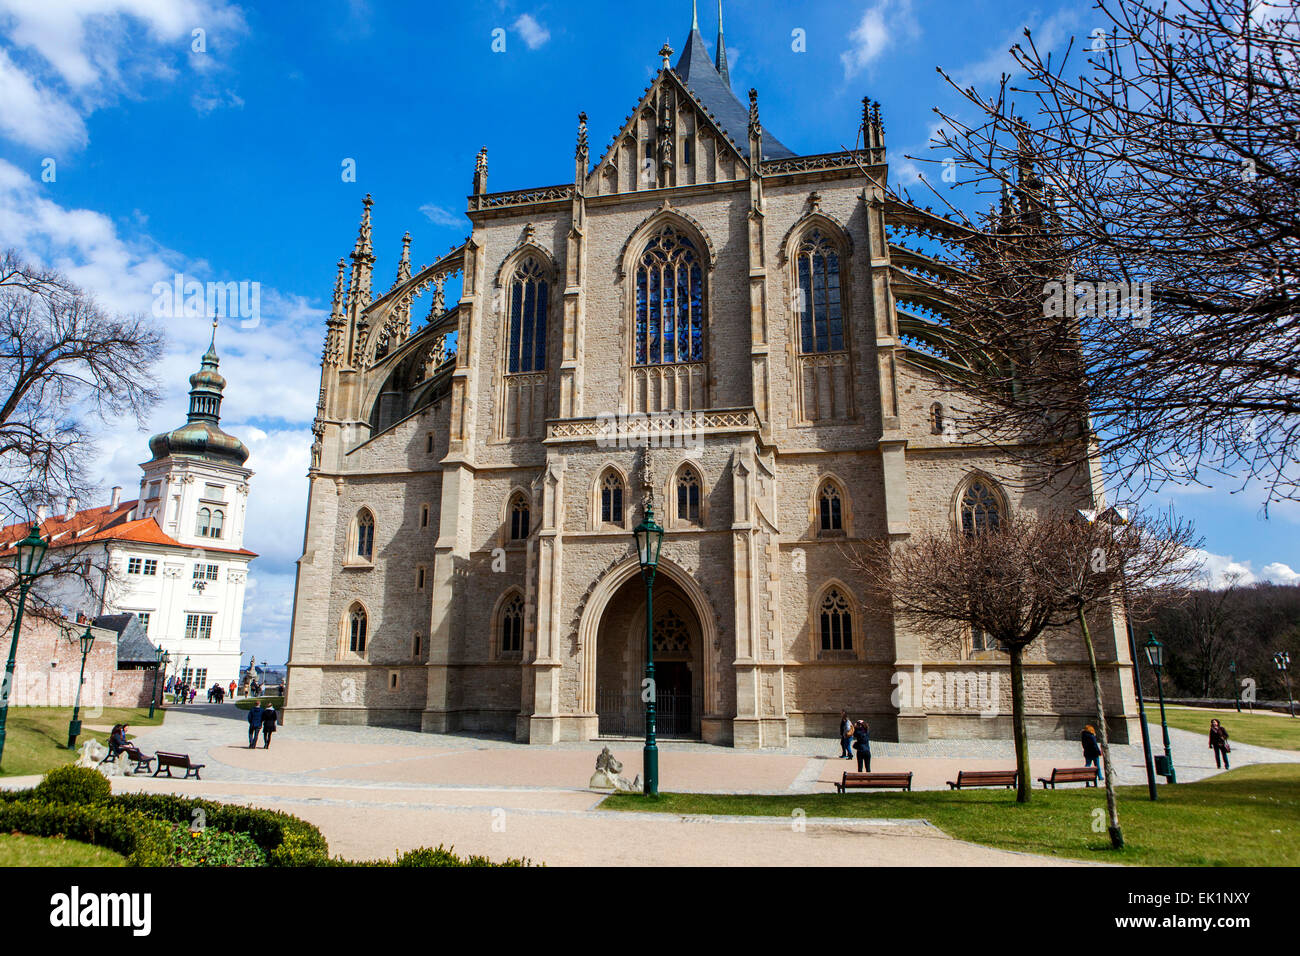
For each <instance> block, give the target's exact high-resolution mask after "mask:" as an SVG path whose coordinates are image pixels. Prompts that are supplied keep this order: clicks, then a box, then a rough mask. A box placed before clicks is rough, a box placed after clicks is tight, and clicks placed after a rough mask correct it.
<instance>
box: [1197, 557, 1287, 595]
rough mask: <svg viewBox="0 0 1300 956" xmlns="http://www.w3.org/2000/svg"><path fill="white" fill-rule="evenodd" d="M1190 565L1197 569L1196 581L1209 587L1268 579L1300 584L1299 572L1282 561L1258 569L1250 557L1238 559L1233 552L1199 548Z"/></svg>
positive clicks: (1269, 580)
mask: <svg viewBox="0 0 1300 956" xmlns="http://www.w3.org/2000/svg"><path fill="white" fill-rule="evenodd" d="M1189 565H1190V566H1192V567H1195V568H1196V569H1197V574H1196V582H1195V583H1196V585H1197V586H1199V587H1207V588H1226V587H1227V586H1228V585H1230V584H1233V583H1235V584H1236V585H1237V586H1238V587H1248V586H1250V585H1252V584H1259V583H1261V582H1269V583H1271V584H1292V585H1295V584H1300V573H1297V572H1296V571H1294V570H1292V569H1291V566H1290V565H1287V564H1284V563H1283V562H1281V561H1273V562H1270V563H1269V564H1266V565H1264V567H1263V568H1262V569H1261V570H1260V571H1259V573H1256V572H1255V570H1254V569H1253V568H1252V567H1251V563H1250V562H1249V561H1238V560H1236V559H1235V558H1233V557H1232V556H1231V555H1222V554H1215V553H1214V552H1212V551H1204V550H1198V551H1196V552H1194V553H1193V554H1192V555H1191V556H1190V558H1189Z"/></svg>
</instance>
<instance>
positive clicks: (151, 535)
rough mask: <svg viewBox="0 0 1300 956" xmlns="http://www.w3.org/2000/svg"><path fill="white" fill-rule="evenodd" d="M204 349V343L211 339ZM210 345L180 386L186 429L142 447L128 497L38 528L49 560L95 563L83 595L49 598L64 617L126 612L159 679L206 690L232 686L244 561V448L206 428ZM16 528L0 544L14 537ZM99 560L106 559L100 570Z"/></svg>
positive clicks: (216, 382)
mask: <svg viewBox="0 0 1300 956" xmlns="http://www.w3.org/2000/svg"><path fill="white" fill-rule="evenodd" d="M214 339H215V333H214ZM217 365H218V359H217V352H216V346H215V341H214V344H213V345H212V346H210V347H209V348H208V351H207V353H206V354H205V355H204V356H203V361H202V365H201V366H200V368H199V371H198V372H196V373H195V374H194V375H191V376H190V411H189V416H188V420H187V421H186V423H185V424H184V425H182V426H181V427H180V428H177V429H175V430H174V431H170V432H164V433H162V434H159V435H155V436H154V437H153V438H151V439H150V440H149V450H150V451H151V452H152V457H151V458H150V459H149V461H147V462H144V463H143V464H141V466H140V467H141V468H142V469H143V470H144V477H143V478H142V479H141V481H140V497H139V499H138V500H136V501H122V500H121V492H122V489H121V488H114V489H113V498H112V500H111V502H110V503H109V504H108V505H107V506H103V507H98V508H90V509H85V510H80V511H79V510H77V502H76V499H74V498H70V499H68V504H67V510H66V513H65V514H63V515H62V516H60V517H53V518H49V519H46V520H42V521H40V528H41V534H42V535H43V536H44V537H45V538H46V539H47V540H48V541H49V542H50V549H51V552H52V553H53V552H54V551H56V550H57V549H59V548H60V547H77V548H79V549H80V550H81V554H82V555H84V557H86V558H89V559H90V560H91V561H92V562H93V563H94V564H95V565H104V564H106V565H107V568H108V573H107V576H106V580H104V581H103V582H102V586H101V587H100V588H99V590H102V592H103V594H102V596H100V595H95V594H92V593H91V590H90V588H88V587H86V586H85V585H84V584H83V583H82V582H81V581H80V580H78V581H75V582H72V583H69V584H65V585H63V586H62V587H61V588H56V589H55V590H53V591H52V592H51V593H49V595H48V596H49V599H50V600H51V601H52V602H53V603H55V604H57V605H61V606H63V607H64V608H65V612H66V613H67V614H68V615H69V616H73V615H75V614H77V613H84V614H85V615H87V617H96V616H98V615H100V614H120V613H133V614H135V615H136V616H138V617H139V618H140V620H141V622H142V623H143V624H144V626H145V631H146V634H147V635H148V637H149V640H151V641H152V642H153V643H154V644H155V645H158V646H160V647H162V648H163V649H164V650H166V651H167V652H168V653H169V654H170V655H171V666H170V667H169V669H168V674H169V675H171V674H175V675H179V676H181V677H183V678H186V679H189V680H192V681H193V682H194V683H196V684H197V685H198V686H199V687H202V688H206V687H209V686H211V685H212V684H214V683H220V684H223V685H224V684H229V683H230V682H231V681H232V680H237V679H238V677H239V662H240V628H241V625H242V621H243V612H244V587H245V584H246V582H247V580H248V563H249V561H251V560H252V559H253V558H255V557H256V556H257V555H256V554H255V553H254V552H252V551H249V550H248V549H247V548H245V547H244V522H245V518H246V515H247V511H248V479H249V478H250V477H251V476H252V474H253V473H252V472H251V471H250V470H249V469H247V468H245V467H243V465H244V462H245V461H246V460H247V459H248V449H247V448H245V447H244V444H243V443H242V442H240V441H239V439H237V438H235V437H233V436H231V435H228V434H226V433H225V432H223V431H222V430H221V428H220V427H219V426H218V422H219V420H220V412H221V398H222V390H223V389H224V388H225V384H226V380H225V379H224V378H222V377H221V375H219V374H218V373H217ZM27 528H28V526H27V525H15V526H13V527H12V528H6V529H4V532H3V533H2V534H0V537H3V538H5V539H7V538H8V537H10V536H16V537H22V535H23V534H25V533H26V530H27ZM105 558H107V561H105Z"/></svg>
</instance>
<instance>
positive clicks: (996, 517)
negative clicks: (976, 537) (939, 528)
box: [959, 478, 1002, 534]
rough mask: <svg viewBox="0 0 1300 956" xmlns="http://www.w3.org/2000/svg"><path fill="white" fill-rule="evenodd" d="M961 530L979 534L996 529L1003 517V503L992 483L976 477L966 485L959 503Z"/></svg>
mask: <svg viewBox="0 0 1300 956" xmlns="http://www.w3.org/2000/svg"><path fill="white" fill-rule="evenodd" d="M959 508H960V513H961V530H962V531H963V532H964V533H966V534H979V533H981V532H984V531H990V530H995V529H996V528H997V526H998V523H999V522H1000V521H1001V519H1002V504H1001V499H1000V498H999V497H998V494H997V492H995V491H994V490H993V487H992V485H990V484H989V483H988V482H987V481H985V480H984V479H982V478H976V479H974V480H973V481H971V483H970V484H969V485H967V486H966V490H965V492H963V493H962V496H961V502H960V504H959Z"/></svg>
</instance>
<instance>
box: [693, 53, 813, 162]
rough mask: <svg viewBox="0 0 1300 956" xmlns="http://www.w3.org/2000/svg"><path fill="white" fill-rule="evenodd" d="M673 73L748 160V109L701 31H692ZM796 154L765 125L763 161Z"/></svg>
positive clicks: (785, 157)
mask: <svg viewBox="0 0 1300 956" xmlns="http://www.w3.org/2000/svg"><path fill="white" fill-rule="evenodd" d="M674 70H675V72H676V73H677V75H678V76H680V77H681V78H682V82H683V83H685V84H686V87H687V89H689V90H690V91H691V92H692V93H694V94H695V95H696V96H698V97H699V98H700V102H701V103H703V104H704V108H705V109H707V110H708V111H709V112H711V113H712V114H713V118H714V119H716V120H717V121H718V125H719V126H721V127H722V128H723V130H725V131H726V133H727V135H728V136H730V137H731V138H732V139H733V140H734V141H735V143H736V146H737V147H739V149H740V152H741V154H742V155H743V156H744V157H745V158H746V159H749V108H748V107H747V106H745V105H744V104H742V103H741V102H740V100H739V99H737V98H736V94H735V93H733V92H732V91H731V87H730V86H729V85H728V84H727V81H726V80H724V79H723V78H722V74H720V73H719V72H718V68H717V67H716V66H714V64H713V59H712V58H711V57H710V56H709V51H708V50H706V49H705V47H704V37H702V36H700V31H699V30H697V29H692V30H691V35H690V37H688V38H687V40H686V49H684V50H683V51H682V55H681V56H680V57H679V58H678V60H677V66H676V67H674ZM794 155H795V153H794V152H792V151H791V150H790V149H788V148H787V147H786V146H785V144H784V143H782V142H781V141H780V140H779V139H777V138H776V137H775V136H773V135H772V133H771V131H770V130H769V129H768V128H767V127H766V126H764V127H763V155H762V156H761V157H760V159H787V158H789V157H791V156H794Z"/></svg>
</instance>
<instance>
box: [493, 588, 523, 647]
mask: <svg viewBox="0 0 1300 956" xmlns="http://www.w3.org/2000/svg"><path fill="white" fill-rule="evenodd" d="M499 627H500V631H499V634H500V643H499V644H498V646H499V647H500V649H501V655H502V656H503V657H508V656H518V655H519V654H521V653H523V649H524V599H523V598H522V597H521V596H520V595H519V594H515V595H514V596H513V597H511V598H510V600H508V601H506V603H505V604H504V605H503V606H502V608H501V620H500V624H499Z"/></svg>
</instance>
